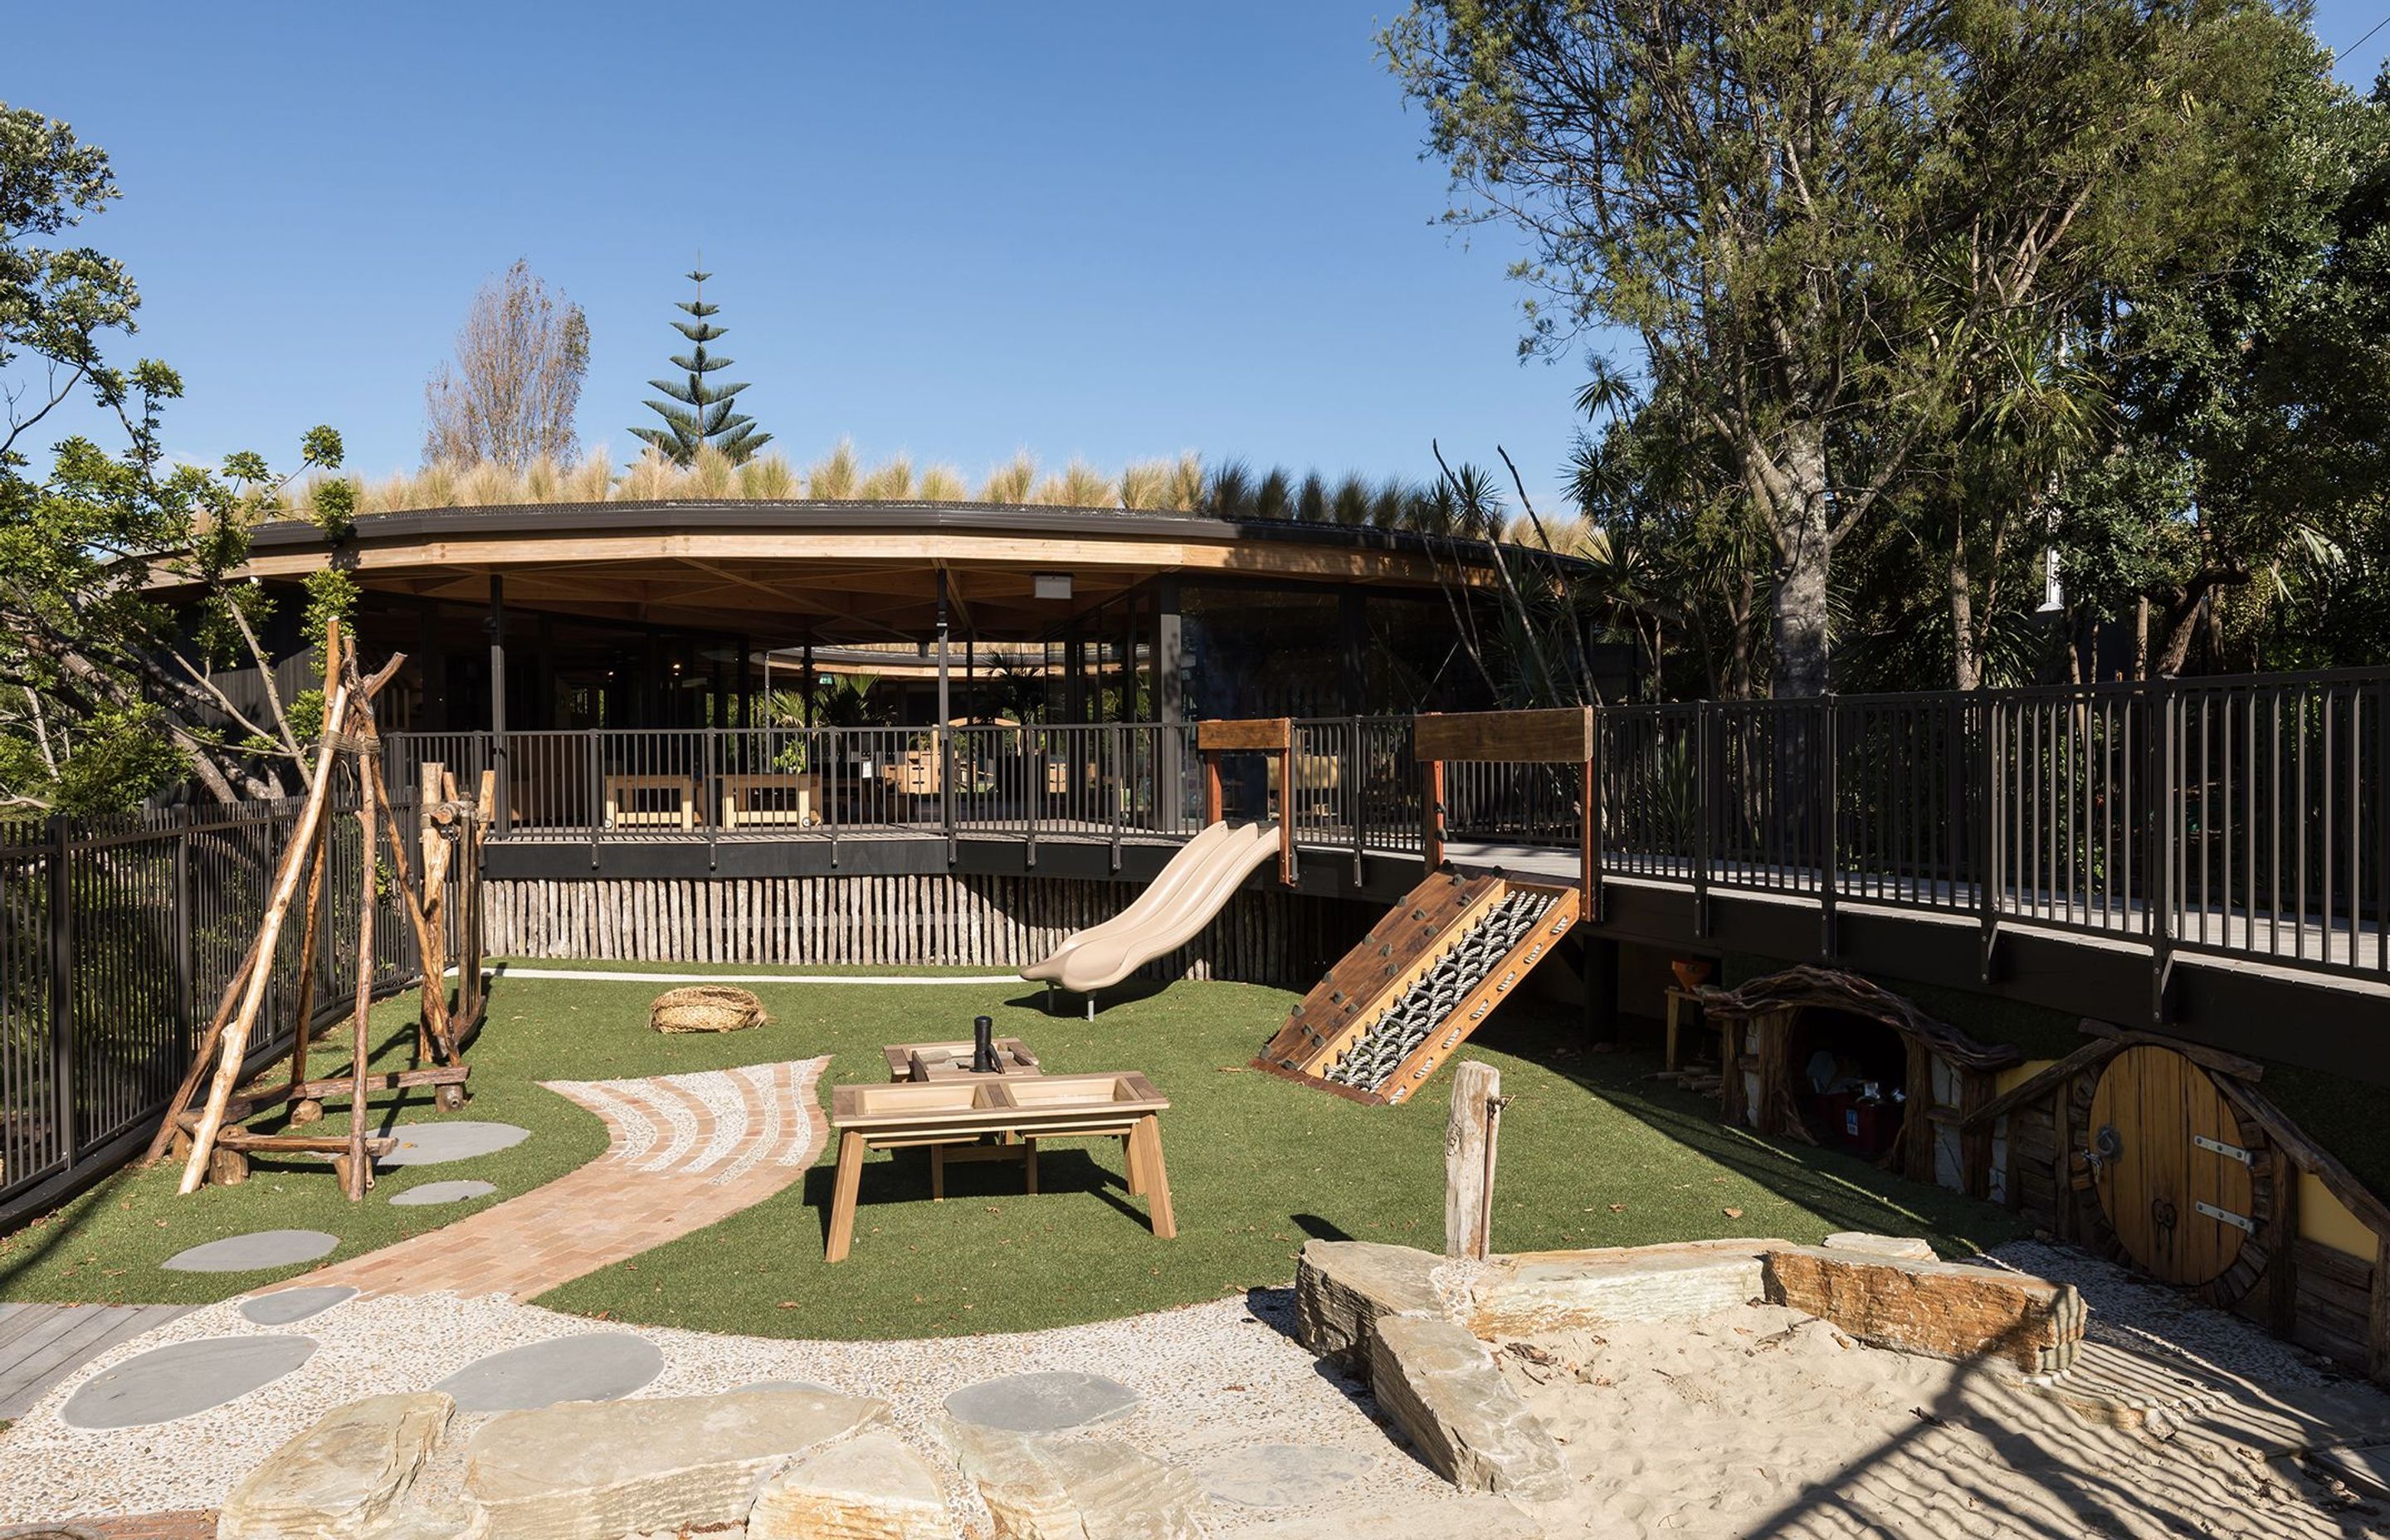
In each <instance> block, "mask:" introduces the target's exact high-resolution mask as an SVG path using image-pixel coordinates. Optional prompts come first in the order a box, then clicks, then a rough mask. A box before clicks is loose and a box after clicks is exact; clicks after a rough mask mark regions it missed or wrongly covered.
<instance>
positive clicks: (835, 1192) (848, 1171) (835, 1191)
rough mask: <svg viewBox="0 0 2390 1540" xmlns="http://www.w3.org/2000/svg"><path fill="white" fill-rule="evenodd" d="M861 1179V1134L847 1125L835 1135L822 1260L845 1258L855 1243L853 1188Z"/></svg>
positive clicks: (835, 1260) (841, 1260)
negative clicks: (834, 1174)
mask: <svg viewBox="0 0 2390 1540" xmlns="http://www.w3.org/2000/svg"><path fill="white" fill-rule="evenodd" d="M931 1148H932V1149H936V1148H937V1147H936V1146H934V1145H933V1146H932V1147H931ZM862 1181H863V1136H862V1135H860V1134H858V1133H856V1132H855V1131H854V1129H852V1128H850V1129H848V1130H847V1131H846V1132H845V1133H843V1134H841V1135H840V1136H838V1178H837V1181H836V1182H835V1183H834V1184H833V1185H832V1187H831V1191H830V1200H829V1249H828V1251H827V1252H826V1253H825V1254H824V1256H823V1258H822V1260H823V1261H825V1262H844V1261H845V1260H846V1253H847V1251H848V1249H849V1248H850V1247H852V1246H853V1245H854V1192H855V1188H856V1187H859V1186H860V1185H861V1184H862Z"/></svg>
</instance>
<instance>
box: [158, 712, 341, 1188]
mask: <svg viewBox="0 0 2390 1540" xmlns="http://www.w3.org/2000/svg"><path fill="white" fill-rule="evenodd" d="M348 701H349V692H348V687H347V686H346V685H341V686H340V687H336V688H335V689H334V690H333V692H332V703H331V705H330V707H329V708H328V710H327V711H326V712H325V713H324V722H325V732H324V741H323V743H322V745H321V746H320V747H319V748H318V749H317V750H316V751H315V785H314V786H312V787H310V788H309V789H308V791H307V804H306V806H305V807H303V808H302V809H301V810H300V813H299V823H298V826H297V827H296V828H293V829H292V830H291V831H290V843H289V846H288V847H287V848H285V849H284V851H283V853H282V865H281V869H280V870H279V871H277V872H276V874H275V878H274V887H273V890H272V892H271V893H270V895H269V896H268V898H267V900H266V905H265V915H264V918H263V920H262V921H261V922H260V923H259V925H258V928H257V956H256V959H255V961H254V962H253V963H252V964H251V968H250V970H249V982H248V985H247V987H246V988H245V989H244V990H243V992H242V994H241V1001H240V1009H239V1011H238V1014H236V1015H235V1016H234V1017H233V1019H232V1021H231V1024H230V1025H229V1026H227V1027H226V1028H225V1033H224V1041H223V1046H222V1047H221V1048H220V1049H219V1051H218V1053H217V1057H216V1072H215V1078H214V1080H212V1082H210V1084H209V1085H208V1100H207V1105H206V1106H205V1107H204V1108H202V1109H201V1110H200V1112H199V1123H198V1125H197V1126H196V1127H194V1128H193V1129H192V1130H191V1153H190V1158H189V1159H188V1160H186V1161H184V1162H183V1179H182V1181H181V1183H180V1184H179V1185H178V1187H176V1190H177V1191H178V1192H182V1193H185V1194H188V1193H193V1192H197V1191H198V1190H199V1182H200V1179H201V1178H202V1177H204V1176H205V1175H206V1174H207V1170H208V1161H209V1158H210V1157H211V1156H212V1155H213V1154H214V1153H215V1143H216V1131H217V1130H218V1129H219V1128H221V1127H223V1125H224V1114H225V1105H226V1104H227V1103H228V1102H230V1101H231V1100H232V1093H233V1087H234V1086H235V1085H236V1084H238V1082H239V1080H240V1066H241V1061H242V1060H243V1059H246V1058H248V1056H249V1034H250V1032H251V1029H252V1028H254V1027H255V1026H256V1024H257V1012H258V1008H259V1007H261V1006H263V1004H264V1002H265V983H266V980H267V979H268V978H269V977H271V976H272V974H273V972H274V950H275V945H276V942H278V941H279V940H280V938H281V935H282V922H283V919H284V918H285V917H287V916H288V915H289V912H290V900H291V896H292V894H293V893H294V892H296V891H297V889H298V886H299V873H300V870H301V868H302V866H305V865H306V862H307V859H308V857H309V855H310V854H311V853H313V851H314V848H315V841H316V840H317V839H318V838H320V836H321V834H322V832H323V827H324V803H325V802H326V800H327V799H328V796H329V794H330V791H331V786H332V766H333V764H334V763H335V755H336V753H337V752H338V749H337V745H338V741H339V738H340V728H341V725H342V722H343V719H344V718H345V717H346V716H347V714H348ZM372 869H373V863H372V862H371V861H370V860H368V861H367V862H366V870H367V871H368V872H371V870H372Z"/></svg>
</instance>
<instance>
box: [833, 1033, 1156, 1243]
mask: <svg viewBox="0 0 2390 1540" xmlns="http://www.w3.org/2000/svg"><path fill="white" fill-rule="evenodd" d="M945 1046H951V1045H945ZM1014 1046H1015V1047H1016V1048H1017V1047H1018V1044H1017V1043H1016V1044H1015V1045H1014ZM965 1049H966V1052H968V1045H966V1046H965ZM891 1051H892V1053H893V1050H891ZM892 1068H893V1064H892ZM1169 1108H1170V1102H1169V1100H1168V1098H1166V1097H1163V1095H1162V1093H1161V1092H1159V1091H1157V1090H1155V1089H1154V1086H1153V1083H1152V1082H1151V1081H1150V1080H1148V1079H1146V1078H1145V1076H1143V1075H1142V1074H1139V1073H1137V1072H1135V1071H1126V1072H1119V1073H1113V1074H1083V1075H1048V1074H1039V1073H1035V1072H1030V1073H1025V1074H1009V1075H974V1074H969V1073H965V1074H961V1075H956V1076H951V1077H949V1078H946V1079H943V1080H910V1079H907V1080H903V1081H892V1082H891V1083H890V1084H886V1085H842V1086H840V1087H838V1089H837V1091H836V1092H835V1093H834V1094H833V1096H832V1097H831V1101H830V1118H829V1121H830V1126H831V1127H833V1128H835V1129H837V1130H838V1131H839V1136H838V1178H837V1182H836V1184H835V1186H834V1187H833V1189H832V1194H831V1199H830V1211H829V1249H828V1253H827V1260H829V1261H830V1262H843V1261H845V1260H846V1254H847V1252H848V1251H849V1250H850V1249H851V1248H852V1247H853V1245H854V1200H855V1192H856V1189H857V1187H859V1186H860V1185H861V1183H862V1179H863V1157H864V1154H865V1152H866V1151H868V1150H873V1149H924V1148H926V1149H929V1151H930V1156H931V1160H932V1162H933V1164H932V1172H933V1174H935V1173H936V1172H937V1170H938V1167H939V1166H942V1165H943V1163H944V1159H946V1158H949V1157H951V1155H952V1154H953V1152H954V1151H956V1150H957V1149H958V1148H959V1149H982V1148H1004V1146H1002V1145H998V1146H996V1147H989V1146H986V1145H985V1144H984V1143H983V1141H984V1140H986V1139H987V1138H988V1137H989V1136H995V1137H996V1139H998V1140H1000V1141H1017V1142H1018V1143H1019V1144H1020V1145H1021V1146H1022V1147H1023V1158H1024V1159H1025V1160H1026V1161H1027V1162H1028V1166H1029V1172H1030V1183H1031V1186H1030V1190H1031V1191H1032V1192H1034V1191H1035V1190H1036V1187H1035V1182H1036V1164H1035V1161H1036V1155H1035V1149H1036V1146H1037V1144H1038V1142H1039V1141H1041V1140H1045V1139H1086V1138H1111V1139H1119V1140H1121V1141H1122V1142H1123V1143H1124V1146H1125V1147H1126V1149H1127V1151H1128V1188H1129V1192H1130V1193H1131V1194H1132V1195H1133V1196H1136V1197H1141V1198H1145V1199H1148V1200H1150V1204H1151V1209H1152V1215H1153V1233H1154V1234H1155V1235H1156V1236H1159V1237H1160V1238H1163V1239H1164V1240H1168V1239H1170V1238H1172V1237H1174V1236H1176V1234H1177V1233H1178V1225H1177V1221H1176V1218H1175V1217H1174V1216H1173V1214H1172V1213H1171V1207H1170V1174H1169V1171H1168V1169H1167V1168H1166V1167H1165V1166H1164V1165H1163V1159H1162V1123H1161V1117H1160V1114H1162V1113H1163V1112H1165V1111H1167V1110H1169ZM967 1158H968V1157H967Z"/></svg>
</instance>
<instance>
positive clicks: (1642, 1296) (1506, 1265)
mask: <svg viewBox="0 0 2390 1540" xmlns="http://www.w3.org/2000/svg"><path fill="white" fill-rule="evenodd" d="M1770 1244H1772V1242H1769V1241H1765V1240H1705V1241H1691V1242H1687V1243H1685V1244H1682V1245H1676V1246H1627V1247H1615V1248H1601V1249H1598V1250H1592V1251H1523V1252H1519V1253H1517V1254H1515V1255H1510V1256H1502V1257H1497V1258H1495V1259H1494V1260H1493V1263H1492V1264H1491V1265H1489V1266H1488V1267H1487V1268H1486V1269H1485V1271H1484V1274H1483V1275H1481V1276H1480V1277H1478V1279H1477V1280H1476V1282H1475V1284H1474V1286H1473V1288H1472V1290H1471V1297H1470V1315H1469V1328H1470V1330H1471V1331H1472V1332H1474V1333H1475V1334H1476V1335H1478V1336H1480V1337H1487V1338H1497V1337H1523V1336H1529V1335H1532V1334H1534V1333H1536V1332H1539V1331H1554V1330H1561V1329H1565V1328H1571V1327H1584V1326H1599V1325H1600V1324H1601V1323H1602V1322H1604V1321H1664V1320H1678V1319H1682V1320H1691V1319H1694V1318H1696V1317H1698V1316H1702V1315H1715V1314H1716V1313H1717V1312H1718V1311H1721V1310H1729V1309H1732V1308H1733V1307H1734V1306H1736V1305H1740V1304H1748V1303H1751V1302H1752V1301H1753V1300H1755V1299H1757V1298H1759V1297H1760V1296H1761V1294H1762V1293H1763V1292H1765V1290H1766V1287H1767V1283H1766V1277H1765V1274H1764V1271H1763V1269H1762V1267H1761V1265H1760V1256H1761V1253H1762V1252H1763V1251H1765V1250H1766V1249H1767V1247H1768V1246H1769V1245H1770Z"/></svg>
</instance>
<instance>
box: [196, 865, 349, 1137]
mask: <svg viewBox="0 0 2390 1540" xmlns="http://www.w3.org/2000/svg"><path fill="white" fill-rule="evenodd" d="M328 845H329V841H324V840H318V841H315V859H314V860H313V861H310V862H309V863H308V864H307V918H306V922H305V923H304V924H303V925H302V926H301V927H300V929H299V1017H298V1024H297V1025H296V1026H295V1027H293V1028H292V1029H291V1033H290V1088H291V1091H292V1093H293V1094H294V1095H295V1094H296V1093H297V1091H298V1088H299V1087H300V1086H302V1085H304V1084H307V1037H308V1030H307V1029H308V1025H309V1023H310V1022H312V1021H313V1020H315V945H316V932H317V931H318V930H321V929H322V928H323V925H322V921H323V918H324V857H325V853H326V851H327V849H328ZM178 1110H179V1109H178ZM323 1115H324V1105H323V1103H321V1102H318V1101H308V1100H300V1101H297V1102H294V1103H293V1104H292V1106H291V1108H290V1122H291V1123H292V1125H293V1126H301V1127H303V1126H304V1125H306V1124H308V1123H314V1122H315V1120H316V1119H318V1118H320V1117H322V1116H323Z"/></svg>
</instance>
